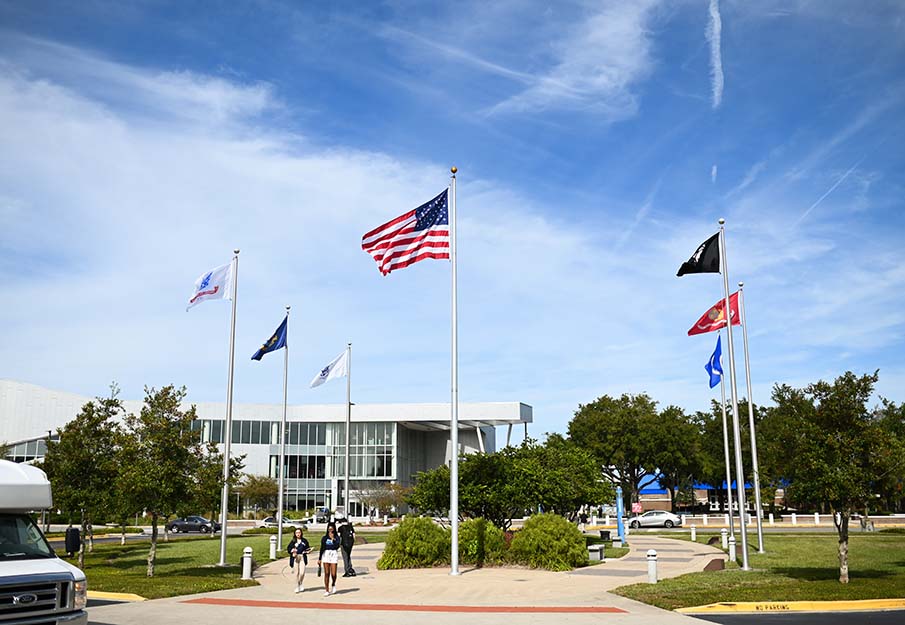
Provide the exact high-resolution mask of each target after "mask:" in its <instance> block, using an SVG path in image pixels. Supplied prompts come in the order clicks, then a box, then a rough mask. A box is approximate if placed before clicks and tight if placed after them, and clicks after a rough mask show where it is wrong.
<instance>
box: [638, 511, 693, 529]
mask: <svg viewBox="0 0 905 625" xmlns="http://www.w3.org/2000/svg"><path fill="white" fill-rule="evenodd" d="M681 525H682V518H681V517H679V516H676V515H675V514H673V513H672V512H667V511H666V510H651V511H649V512H645V513H644V514H641V515H639V516H633V517H632V518H630V519H629V520H628V526H629V527H631V528H632V529H637V528H639V527H679V526H681Z"/></svg>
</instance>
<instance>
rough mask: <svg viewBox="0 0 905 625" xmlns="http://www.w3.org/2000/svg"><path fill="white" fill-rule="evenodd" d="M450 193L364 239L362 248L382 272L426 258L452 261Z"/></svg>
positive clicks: (366, 235) (443, 194) (370, 233)
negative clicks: (448, 195)
mask: <svg viewBox="0 0 905 625" xmlns="http://www.w3.org/2000/svg"><path fill="white" fill-rule="evenodd" d="M448 191H449V190H448V189H446V190H444V191H443V193H441V194H440V195H438V196H437V197H435V198H434V199H432V200H431V201H430V202H428V203H427V204H424V205H422V206H419V207H418V208H416V209H415V210H411V211H409V212H407V213H405V214H403V215H400V216H399V217H397V218H396V219H393V220H392V221H388V222H387V223H385V224H383V225H382V226H379V227H377V228H374V229H373V230H371V231H370V232H368V233H367V234H365V235H364V236H363V237H362V238H361V249H363V250H364V251H366V252H367V253H368V254H370V255H371V256H373V257H374V260H375V261H377V268H378V269H379V270H380V273H382V274H383V275H387V274H388V273H390V272H391V271H393V270H394V269H402V268H403V267H408V266H409V265H411V264H412V263H417V262H418V261H419V260H423V259H425V258H441V259H442V258H449V202H448V200H447V192H448Z"/></svg>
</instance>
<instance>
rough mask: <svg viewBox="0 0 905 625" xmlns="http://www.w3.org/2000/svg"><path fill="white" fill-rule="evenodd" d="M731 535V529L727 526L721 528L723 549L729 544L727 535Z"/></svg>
mask: <svg viewBox="0 0 905 625" xmlns="http://www.w3.org/2000/svg"><path fill="white" fill-rule="evenodd" d="M728 535H729V530H727V529H726V528H725V527H724V528H723V529H721V530H720V545H721V546H722V547H723V549H726V548H727V547H728V546H729V543H728V542H727V541H726V537H727V536H728Z"/></svg>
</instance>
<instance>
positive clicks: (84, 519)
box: [79, 510, 88, 570]
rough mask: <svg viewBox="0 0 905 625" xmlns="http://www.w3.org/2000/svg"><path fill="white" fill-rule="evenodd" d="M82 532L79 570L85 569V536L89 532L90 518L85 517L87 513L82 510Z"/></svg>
mask: <svg viewBox="0 0 905 625" xmlns="http://www.w3.org/2000/svg"><path fill="white" fill-rule="evenodd" d="M81 530H82V533H81V535H80V536H79V568H80V569H83V570H84V568H85V534H86V532H87V531H88V518H87V517H86V516H85V511H84V510H82V520H81Z"/></svg>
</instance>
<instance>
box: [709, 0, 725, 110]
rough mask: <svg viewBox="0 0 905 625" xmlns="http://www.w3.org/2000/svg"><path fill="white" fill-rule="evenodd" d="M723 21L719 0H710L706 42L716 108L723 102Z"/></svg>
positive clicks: (713, 101)
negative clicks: (708, 50) (708, 49)
mask: <svg viewBox="0 0 905 625" xmlns="http://www.w3.org/2000/svg"><path fill="white" fill-rule="evenodd" d="M722 30H723V21H722V18H721V17H720V0H710V22H708V24H707V42H708V43H709V44H710V85H711V91H712V100H711V104H712V106H713V108H715V109H717V108H719V107H720V104H721V103H722V102H723V58H722V51H721V49H720V47H721V43H722V42H721V38H722Z"/></svg>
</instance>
